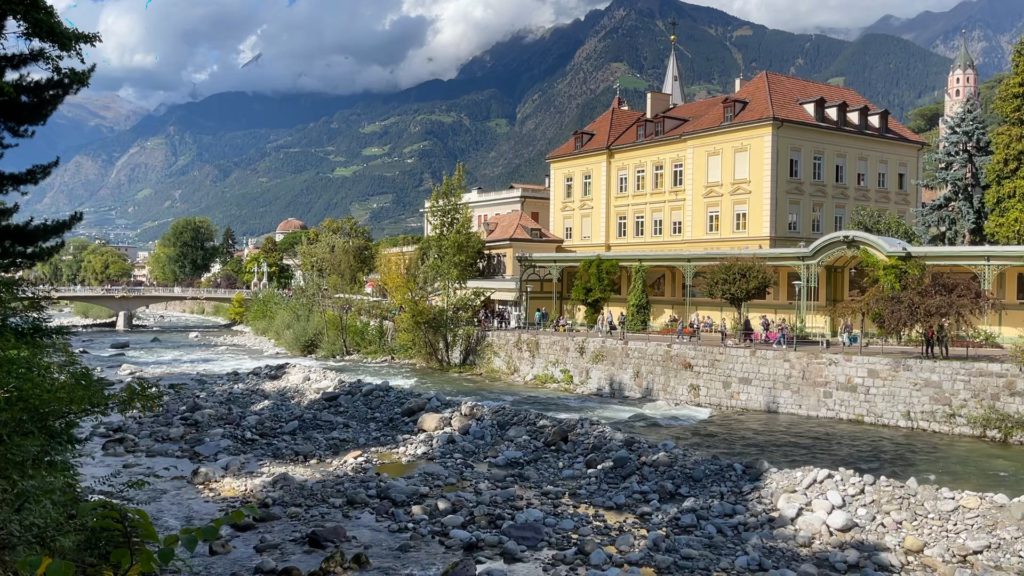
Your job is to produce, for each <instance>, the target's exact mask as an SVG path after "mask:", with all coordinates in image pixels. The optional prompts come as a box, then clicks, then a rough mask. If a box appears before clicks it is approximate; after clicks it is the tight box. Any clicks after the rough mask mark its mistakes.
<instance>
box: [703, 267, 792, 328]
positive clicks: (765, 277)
mask: <svg viewBox="0 0 1024 576" xmlns="http://www.w3.org/2000/svg"><path fill="white" fill-rule="evenodd" d="M701 279H702V283H703V289H704V293H705V295H706V296H707V297H708V298H711V299H714V300H721V301H723V302H727V303H728V304H729V305H730V306H732V307H733V309H735V310H736V322H737V326H739V325H742V324H743V306H744V305H745V304H746V303H747V302H750V301H751V300H759V299H762V298H765V297H766V296H767V295H768V290H770V289H771V288H772V287H773V286H775V282H776V277H775V274H774V273H773V272H772V270H771V268H769V267H768V265H767V264H766V263H765V262H764V260H761V259H760V258H731V259H729V260H725V261H723V262H719V263H718V264H714V265H712V266H708V267H706V268H703V269H701Z"/></svg>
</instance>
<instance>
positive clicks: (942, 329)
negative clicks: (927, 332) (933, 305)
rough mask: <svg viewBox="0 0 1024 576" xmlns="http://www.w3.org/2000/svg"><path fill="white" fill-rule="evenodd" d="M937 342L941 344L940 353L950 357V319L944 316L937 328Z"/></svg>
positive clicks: (945, 357) (946, 357)
mask: <svg viewBox="0 0 1024 576" xmlns="http://www.w3.org/2000/svg"><path fill="white" fill-rule="evenodd" d="M935 342H936V343H937V344H938V345H939V355H940V356H942V357H943V358H944V359H947V360H948V359H949V320H948V319H946V318H943V319H942V321H941V322H939V327H938V329H936V330H935Z"/></svg>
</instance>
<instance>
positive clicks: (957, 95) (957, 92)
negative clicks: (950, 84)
mask: <svg viewBox="0 0 1024 576" xmlns="http://www.w3.org/2000/svg"><path fill="white" fill-rule="evenodd" d="M956 97H957V98H959V97H960V89H959V88H957V89H956Z"/></svg>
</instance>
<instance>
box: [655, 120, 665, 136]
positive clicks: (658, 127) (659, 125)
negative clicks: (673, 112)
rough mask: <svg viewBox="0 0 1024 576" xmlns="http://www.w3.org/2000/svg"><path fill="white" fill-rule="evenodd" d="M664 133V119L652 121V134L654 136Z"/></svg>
mask: <svg viewBox="0 0 1024 576" xmlns="http://www.w3.org/2000/svg"><path fill="white" fill-rule="evenodd" d="M664 133H665V121H664V120H658V121H657V122H655V123H654V135H655V136H661V135H662V134H664Z"/></svg>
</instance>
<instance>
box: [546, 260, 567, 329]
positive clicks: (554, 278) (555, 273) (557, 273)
mask: <svg viewBox="0 0 1024 576" xmlns="http://www.w3.org/2000/svg"><path fill="white" fill-rule="evenodd" d="M563 269H565V266H559V265H557V264H552V265H551V266H549V267H548V272H549V273H550V274H551V316H554V315H555V295H556V294H558V282H559V281H560V280H561V278H562V270H563Z"/></svg>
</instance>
